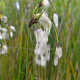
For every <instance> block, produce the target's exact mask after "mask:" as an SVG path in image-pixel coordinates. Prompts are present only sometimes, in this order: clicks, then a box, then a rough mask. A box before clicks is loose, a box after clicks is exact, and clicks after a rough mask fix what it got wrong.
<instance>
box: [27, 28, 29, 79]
mask: <svg viewBox="0 0 80 80" xmlns="http://www.w3.org/2000/svg"><path fill="white" fill-rule="evenodd" d="M28 53H29V28H28V35H27V55H26V80H28V78H27V77H28Z"/></svg>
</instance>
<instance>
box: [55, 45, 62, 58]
mask: <svg viewBox="0 0 80 80" xmlns="http://www.w3.org/2000/svg"><path fill="white" fill-rule="evenodd" d="M55 54H56V55H57V56H58V58H60V57H61V56H62V48H61V47H60V46H59V47H56V52H55Z"/></svg>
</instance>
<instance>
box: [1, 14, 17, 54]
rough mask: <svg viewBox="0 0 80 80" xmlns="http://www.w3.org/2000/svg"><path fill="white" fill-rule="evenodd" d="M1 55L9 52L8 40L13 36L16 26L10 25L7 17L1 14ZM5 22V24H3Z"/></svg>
mask: <svg viewBox="0 0 80 80" xmlns="http://www.w3.org/2000/svg"><path fill="white" fill-rule="evenodd" d="M0 19H1V20H0V55H2V54H5V53H7V52H8V47H7V44H6V40H7V39H9V38H10V37H13V32H14V31H16V30H15V27H14V26H8V23H7V17H6V16H4V15H2V14H0ZM1 24H3V25H1Z"/></svg>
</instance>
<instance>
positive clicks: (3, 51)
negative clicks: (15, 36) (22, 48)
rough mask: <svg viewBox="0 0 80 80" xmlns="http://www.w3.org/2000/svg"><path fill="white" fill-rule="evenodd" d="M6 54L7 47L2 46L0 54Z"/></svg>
mask: <svg viewBox="0 0 80 80" xmlns="http://www.w3.org/2000/svg"><path fill="white" fill-rule="evenodd" d="M7 52H8V47H7V45H6V44H4V45H3V47H2V54H5V53H7Z"/></svg>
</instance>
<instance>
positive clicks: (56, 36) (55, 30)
mask: <svg viewBox="0 0 80 80" xmlns="http://www.w3.org/2000/svg"><path fill="white" fill-rule="evenodd" d="M52 25H53V27H54V30H55V33H56V38H57V43H58V42H59V40H58V33H57V29H56V27H55V26H54V24H53V23H52Z"/></svg>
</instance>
